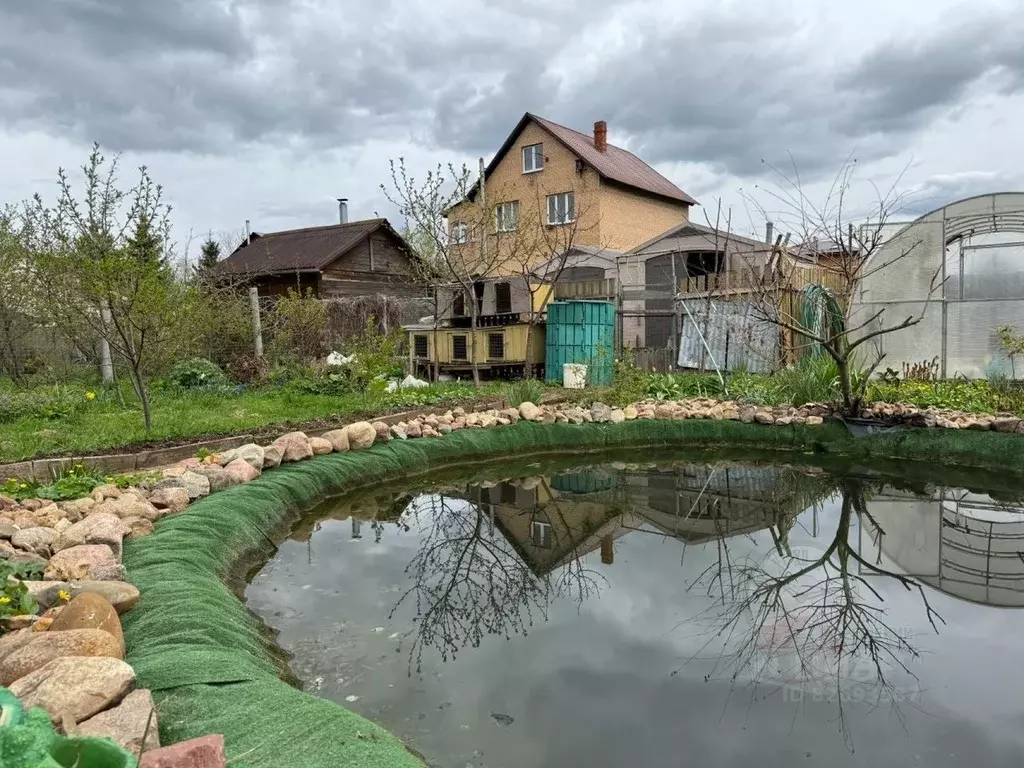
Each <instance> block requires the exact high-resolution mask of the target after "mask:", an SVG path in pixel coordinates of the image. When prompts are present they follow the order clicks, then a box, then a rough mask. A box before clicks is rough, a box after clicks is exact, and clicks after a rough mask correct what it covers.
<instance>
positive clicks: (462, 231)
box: [452, 221, 469, 245]
mask: <svg viewBox="0 0 1024 768" xmlns="http://www.w3.org/2000/svg"><path fill="white" fill-rule="evenodd" d="M452 242H453V243H455V244H457V245H464V244H465V243H468V242H469V227H467V226H466V222H464V221H456V222H455V223H454V224H452Z"/></svg>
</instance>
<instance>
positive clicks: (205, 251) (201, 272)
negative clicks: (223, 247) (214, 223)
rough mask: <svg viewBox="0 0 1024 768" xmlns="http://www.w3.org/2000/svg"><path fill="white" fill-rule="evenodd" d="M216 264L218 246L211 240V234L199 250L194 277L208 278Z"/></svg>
mask: <svg viewBox="0 0 1024 768" xmlns="http://www.w3.org/2000/svg"><path fill="white" fill-rule="evenodd" d="M218 262H220V244H219V243H218V242H217V241H216V240H214V239H213V233H212V232H211V233H210V234H209V235H207V237H206V242H205V243H203V245H202V247H201V248H200V249H199V263H198V264H196V266H195V272H196V277H200V278H204V277H209V276H210V275H211V274H212V273H213V268H214V267H216V266H217V264H218Z"/></svg>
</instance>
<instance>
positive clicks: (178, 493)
mask: <svg viewBox="0 0 1024 768" xmlns="http://www.w3.org/2000/svg"><path fill="white" fill-rule="evenodd" d="M190 501H191V499H190V498H189V495H188V489H187V488H162V489H160V490H159V491H153V494H152V495H151V496H150V497H149V503H150V504H152V505H153V506H154V507H156V508H157V509H164V510H167V512H169V513H171V514H176V513H178V512H181V511H182V510H184V509H185V507H187V506H188V504H189V502H190Z"/></svg>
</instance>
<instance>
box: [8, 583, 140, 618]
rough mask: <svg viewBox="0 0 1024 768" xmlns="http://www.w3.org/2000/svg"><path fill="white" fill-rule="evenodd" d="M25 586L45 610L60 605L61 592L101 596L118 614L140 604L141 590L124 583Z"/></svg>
mask: <svg viewBox="0 0 1024 768" xmlns="http://www.w3.org/2000/svg"><path fill="white" fill-rule="evenodd" d="M24 584H25V586H26V587H27V588H28V593H29V594H30V595H31V596H32V599H33V600H35V601H36V602H37V603H38V604H39V607H40V608H41V609H43V610H45V609H47V608H50V607H51V606H54V605H57V604H59V603H60V593H61V592H67V593H68V594H69V595H71V597H72V598H75V597H78V596H79V595H99V596H100V597H102V598H103V599H104V600H106V601H107V602H108V603H110V604H111V605H112V606H114V610H116V611H117V612H118V613H125V612H126V611H128V610H130V609H132V608H134V607H135V605H136V604H137V603H138V602H139V590H138V589H137V588H136V587H135V585H133V584H129V583H128V582H124V581H26V582H24Z"/></svg>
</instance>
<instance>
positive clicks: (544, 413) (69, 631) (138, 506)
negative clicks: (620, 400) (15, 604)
mask: <svg viewBox="0 0 1024 768" xmlns="http://www.w3.org/2000/svg"><path fill="white" fill-rule="evenodd" d="M831 415H832V414H831V412H830V410H829V408H827V407H826V406H820V405H810V406H805V407H802V408H793V407H776V408H768V407H755V406H749V405H743V404H739V403H731V402H719V401H714V400H696V399H695V400H680V401H644V402H641V403H637V404H635V405H630V406H626V407H625V408H613V407H610V406H607V405H604V404H602V403H594V404H593V405H591V406H590V407H589V408H584V407H581V406H578V405H574V404H562V405H535V404H533V403H523V404H522V405H520V406H519V407H518V408H493V409H488V410H483V411H478V412H469V413H467V412H466V411H465V410H463V409H461V408H456V409H453V410H451V411H448V412H446V413H443V414H428V415H424V416H422V417H419V418H416V419H411V420H409V421H399V422H397V423H392V424H388V423H385V422H383V421H379V422H365V421H364V422H355V423H353V424H350V425H347V426H346V427H344V428H341V429H337V430H331V431H329V432H326V433H324V434H323V435H322V436H320V437H310V436H308V435H306V434H304V433H302V432H290V433H287V434H284V435H281V436H280V437H278V438H277V439H276V440H274V441H273V442H272V443H270V444H268V445H263V446H261V445H257V444H246V445H242V446H239V447H237V448H233V449H231V450H228V451H225V452H223V453H221V454H215V455H212V456H209V457H207V458H206V459H205V460H202V461H200V460H199V459H196V458H187V459H184V460H182V461H180V462H178V463H177V464H176V465H174V466H171V467H168V468H166V469H164V470H163V471H162V473H161V474H162V476H161V479H159V480H158V481H157V482H155V483H153V484H152V486H151V487H146V488H129V489H119V488H117V487H115V486H113V485H110V486H101V487H99V488H96V489H95V490H94V491H93V492H92V493H91V494H90V496H89V497H87V498H83V499H77V500H74V501H68V502H57V503H52V502H46V501H42V500H32V499H30V500H26V501H24V502H21V503H18V502H14V501H13V500H10V499H6V498H2V497H0V558H5V559H7V560H12V561H14V562H22V563H28V564H33V563H34V564H36V565H38V566H42V567H43V569H44V570H43V574H44V577H45V579H46V580H45V581H27V582H26V584H27V586H28V589H29V591H30V593H31V594H32V595H33V596H34V597H35V599H36V600H37V602H38V603H39V605H40V607H41V608H42V609H44V612H43V613H42V615H41V616H39V617H28V616H26V617H15V618H14V619H12V620H8V621H7V622H6V623H7V626H8V628H10V629H12V630H15V631H12V632H9V633H8V634H7V635H5V636H3V638H2V639H0V682H7V683H9V684H10V685H11V686H12V691H14V692H15V694H16V695H20V696H23V697H24V701H25V703H27V704H29V705H30V706H31V705H40V706H43V708H44V709H47V711H48V713H49V714H50V715H51V719H53V720H54V722H55V723H56V724H57V725H58V726H60V727H62V728H63V729H64V730H65V731H67V732H70V733H73V732H75V731H76V729H78V728H79V727H81V728H82V729H84V730H83V732H84V733H89V734H99V735H107V736H110V737H112V738H114V740H115V741H116V742H118V743H120V744H136V743H141V742H140V741H139V740H140V739H142V734H141V733H137V732H136V731H137V730H138V719H137V718H131V717H128V716H127V715H126V716H124V717H121V716H119V715H118V714H117V713H118V709H119V707H122V706H124V705H123V704H122V703H121V702H122V700H123V699H124V698H125V697H126V696H134V695H135V694H132V693H131V691H133V689H134V688H135V671H134V670H133V669H132V667H131V666H130V665H129V664H127V663H126V662H125V661H124V647H123V644H121V643H122V641H121V640H120V637H121V630H120V620H119V619H118V614H123V613H125V612H126V611H128V610H130V609H131V608H132V607H133V606H134V605H135V604H136V603H137V602H138V600H139V592H138V590H136V589H135V587H133V586H132V585H131V584H129V583H127V582H126V573H125V566H124V564H122V562H121V560H122V552H123V550H124V548H125V546H133V545H135V544H137V543H139V540H140V539H142V538H143V537H148V536H149V535H150V534H152V533H153V531H154V530H155V529H156V530H159V529H160V528H161V527H162V526H163V521H164V520H166V519H168V518H174V517H176V516H178V515H181V514H182V513H183V512H186V511H188V509H189V508H190V506H191V505H192V504H193V503H194V502H196V501H198V500H200V499H202V498H204V497H206V496H209V495H210V494H212V493H215V492H218V491H222V490H228V489H232V488H236V487H239V486H245V485H247V484H250V483H253V482H254V481H256V480H258V479H259V478H260V477H261V476H264V474H265V473H266V472H267V471H269V470H272V469H276V468H278V467H280V466H282V465H283V466H288V465H293V464H298V463H300V462H305V461H306V460H308V459H311V458H314V457H318V456H328V455H331V454H334V455H338V454H351V453H355V452H363V451H367V450H368V449H370V448H373V447H374V446H380V445H382V444H393V445H394V446H398V445H400V444H403V443H406V442H408V441H422V440H424V439H426V440H427V442H428V443H433V442H434V441H433V440H430V439H431V438H435V439H436V438H441V437H444V436H446V435H452V434H453V433H459V432H463V431H465V432H467V433H470V434H472V433H476V432H477V431H478V430H491V429H495V428H501V427H511V426H513V425H516V424H519V423H521V422H529V423H532V424H538V425H563V424H564V425H580V426H582V425H589V424H597V425H605V427H606V429H605V430H600V431H597V430H595V431H594V432H593V433H590V434H588V435H587V437H586V438H585V439H584V440H583V442H584V443H586V442H588V441H591V440H593V442H595V443H597V444H600V443H601V442H602V441H603V440H604V439H605V436H606V430H607V429H615V428H616V425H624V424H628V423H631V422H673V423H677V422H689V423H691V424H692V425H693V426H692V427H691V428H684V426H685V425H680V427H679V428H675V429H674V431H673V435H676V434H678V435H680V436H681V435H682V434H683V432H689V433H690V434H691V437H692V439H694V440H697V441H699V440H711V441H719V442H729V440H730V431H729V429H726V423H728V422H735V423H737V424H736V427H735V428H734V430H733V432H732V435H733V439H736V440H738V441H739V442H744V441H750V442H758V441H761V442H768V443H775V444H779V445H780V446H784V447H794V448H796V447H801V446H803V447H807V446H808V445H809V444H811V443H814V441H815V438H814V437H813V434H814V433H815V432H816V431H817V430H816V429H815V428H820V427H823V426H827V425H826V424H825V422H826V419H828V418H830V417H831ZM864 415H865V416H869V417H871V418H876V419H883V420H885V421H886V422H888V423H892V424H902V425H907V426H913V427H940V428H944V429H947V430H948V429H967V430H973V431H975V432H996V433H1003V434H1000V435H999V437H1000V438H1003V439H1006V435H1008V434H1009V433H1013V434H1019V433H1020V432H1021V431H1022V429H1021V425H1022V423H1024V422H1021V421H1020V420H1016V419H1007V418H1003V419H1000V418H995V417H993V418H991V419H989V418H987V417H976V416H971V415H968V414H955V413H950V412H946V413H942V414H940V413H938V412H931V411H921V410H918V409H913V408H910V407H904V406H885V405H884V404H880V405H878V406H873V407H872V408H871V409H868V411H866V412H865V414H864ZM700 423H704V424H706V425H707V426H706V427H705V428H701V427H700V426H699V425H700ZM740 424H742V425H744V427H745V430H746V431H745V432H743V434H740V433H739V432H735V429H743V428H741V427H740V426H739V425H740ZM716 425H717V426H716ZM746 425H750V426H749V427H746ZM765 427H774V429H764V428H765ZM786 427H789V428H790V429H788V430H787V429H785V428H786ZM680 429H682V431H680ZM584 430H585V432H584V433H588V432H589V430H588V429H586V428H584ZM751 430H754V431H751ZM532 431H533V430H530V432H532ZM629 431H630V435H631V437H630V440H632V442H634V443H642V442H643V441H644V438H645V433H646V432H650V433H652V434H651V437H653V438H654V439H664V438H658V437H657V435H655V434H653V433H659V434H667V433H666V432H665V430H664V427H657V428H656V427H653V426H652V427H650V428H645V427H644V426H643V425H642V424H639V423H637V424H635V425H634V426H633V427H631V428H630V430H629ZM572 432H573V433H574V435H575V434H576V433H577V430H575V429H574V430H572ZM913 432H915V433H925V434H927V433H929V432H930V430H922V429H917V430H913ZM499 434H500V432H496V433H495V435H494V440H493V441H492V442H494V444H495V448H493V449H492V452H493V453H500V446H501V444H502V442H506V440H505V439H503V438H499V437H498V435H499ZM509 434H510V435H511V434H514V433H509ZM821 434H822V437H823V438H824V437H825V436H826V434H827V435H828V440H829V441H832V442H835V441H837V440H838V439H839V438H838V435H837V434H836V432H835V430H833V429H825V430H824V431H823V432H822V433H821ZM524 436H525V435H524ZM787 436H788V437H787ZM936 437H939V435H938V434H937V433H936ZM964 437H965V438H966V435H965V436H964ZM978 437H979V438H980V437H981V435H978ZM1011 439H1015V438H1011ZM507 441H508V442H512V443H519V442H521V441H522V437H518V436H517V437H516V438H514V439H511V438H510V439H509V440H507ZM809 441H810V442H809ZM438 442H439V443H446V442H447V441H438ZM456 442H459V441H456ZM485 442H486V441H485ZM549 442H550V441H549ZM934 442H935V441H934V440H932V443H934ZM787 443H788V444H787ZM860 444H861V445H862V446H868V445H872V446H874V445H879V444H880V443H879V442H878V441H877V440H868V441H865V442H862V443H860ZM544 445H545V443H544V441H541V442H540V443H538V444H536V445H533V444H530V445H529V447H530V448H534V449H537V450H542V449H543V448H544ZM903 448H906V446H903ZM957 450H958V449H957V448H956V447H955V446H953V447H952V449H951V450H950V451H947V452H950V453H952V454H954V455H955V454H956V453H957ZM964 450H965V451H968V452H969V451H970V450H972V448H971V446H966V447H965V448H964ZM897 453H898V451H897ZM919 453H921V455H920V456H918V458H925V456H926V455H927V456H928V457H929V458H932V459H936V458H938V457H936V456H934V455H932V454H931V453H930V452H929V451H927V450H924V449H922V450H920V451H919ZM382 455H383V454H380V453H379V452H377V451H373V452H369V453H367V454H366V461H369V462H370V463H371V464H372V463H373V462H374V461H376V460H377V457H380V456H382ZM908 458H913V456H908ZM360 463H364V464H365V461H362V462H360ZM368 477H372V474H371V475H368ZM225 498H227V497H225ZM229 559H230V558H229ZM130 576H131V574H127V577H130ZM82 605H90V606H92V608H91V613H90V616H92V618H91V619H90V621H94V622H96V621H99V620H98V619H95V616H97V615H102V616H105V617H106V618H105V619H103V621H99V624H95V623H94V624H89V623H88V622H86V623H85V624H84V625H83V624H82V621H81V620H72V618H73V617H75V616H78V615H79V614H81V613H83V609H82V608H81V607H80V606H82ZM74 606H78V607H74ZM103 606H107V607H106V608H104V607H103ZM110 616H113V620H111V619H110ZM104 622H105V623H104ZM61 633H64V634H61ZM105 638H111V639H105ZM69 658H74V659H87V658H88V659H90V661H87V662H86V661H81V662H80V663H79V662H75V663H73V664H71V666H74V667H75V671H72V670H71V669H70V667H69V662H67V661H66V659H69ZM83 690H90V691H91V690H99V691H107V693H105V694H104V696H105V698H103V697H101V698H99V699H96V700H95V701H93V700H90V701H89V703H81V702H77V703H76V701H75V699H74V697H75V695H76V691H83ZM138 693H139V696H138V697H136V698H135V699H133V701H138V700H141V698H142V697H143V695H146V696H148V695H149V693H148V691H147V690H146V689H140V690H139V691H138ZM100 715H103V716H102V717H99V716H100ZM97 717H99V719H98V720H96V718H97ZM126 724H127V725H126ZM118 728H119V729H120V731H117V730H116V729H118ZM104 729H107V730H108V732H104ZM132 729H134V730H132ZM191 735H202V734H191ZM148 742H149V738H148V737H147V743H148Z"/></svg>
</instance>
